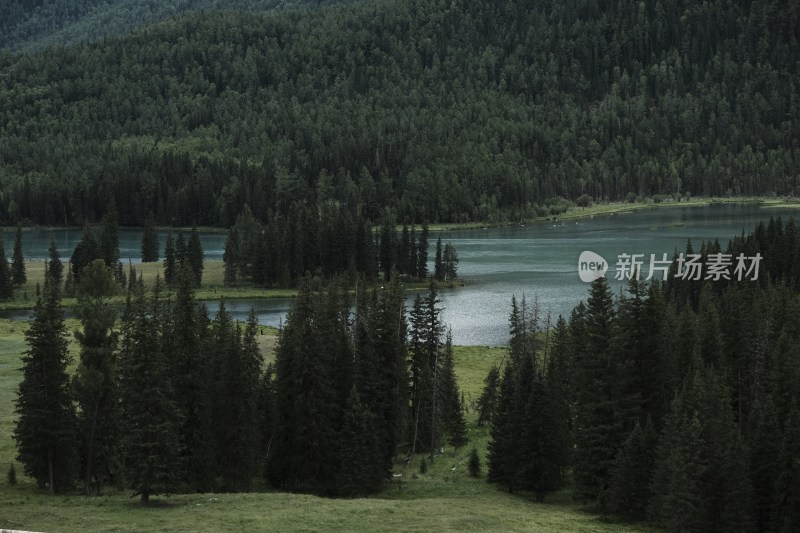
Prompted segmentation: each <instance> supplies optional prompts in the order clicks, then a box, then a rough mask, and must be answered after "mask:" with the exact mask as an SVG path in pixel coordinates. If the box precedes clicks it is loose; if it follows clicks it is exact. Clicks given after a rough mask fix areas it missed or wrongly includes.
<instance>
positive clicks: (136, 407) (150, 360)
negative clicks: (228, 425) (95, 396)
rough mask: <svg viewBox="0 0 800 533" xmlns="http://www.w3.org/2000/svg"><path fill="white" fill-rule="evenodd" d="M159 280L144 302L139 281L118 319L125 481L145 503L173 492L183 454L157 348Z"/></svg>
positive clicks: (164, 365)
mask: <svg viewBox="0 0 800 533" xmlns="http://www.w3.org/2000/svg"><path fill="white" fill-rule="evenodd" d="M160 291H161V281H160V279H159V278H156V285H155V287H154V288H153V299H152V301H151V302H150V303H149V305H148V302H147V300H146V298H145V291H144V283H143V282H142V281H141V278H140V280H139V282H138V284H137V286H136V289H135V291H134V294H132V295H130V296H129V298H128V304H127V307H126V310H125V314H124V315H123V319H122V328H121V331H122V332H123V337H122V340H121V350H120V356H119V357H120V409H121V418H120V421H121V424H122V426H123V427H124V428H125V433H124V437H123V450H124V461H125V471H126V475H125V479H126V481H127V482H128V484H129V486H130V487H131V488H133V490H134V491H135V492H134V494H138V495H140V502H141V503H142V504H147V503H148V502H149V499H150V496H151V495H152V494H159V493H164V492H171V491H174V490H176V488H177V487H178V485H179V482H180V476H181V472H182V467H181V464H180V463H181V455H182V453H183V450H182V443H181V439H180V431H179V428H180V426H181V413H180V410H179V408H178V406H177V404H176V402H175V397H174V391H173V389H172V384H171V383H170V379H169V373H168V367H167V360H166V354H165V353H164V351H163V350H162V342H161V341H162V339H161V335H160V334H159V333H160V329H161V328H160V324H159V320H160V317H161V312H162V311H161V306H162V305H163V304H162V302H161V301H160Z"/></svg>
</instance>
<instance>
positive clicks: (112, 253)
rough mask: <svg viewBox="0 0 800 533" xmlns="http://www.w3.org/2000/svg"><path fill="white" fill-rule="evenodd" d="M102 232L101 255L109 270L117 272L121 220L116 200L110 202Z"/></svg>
mask: <svg viewBox="0 0 800 533" xmlns="http://www.w3.org/2000/svg"><path fill="white" fill-rule="evenodd" d="M101 225H102V229H101V230H100V244H99V253H100V259H102V260H103V261H104V262H105V264H106V266H107V267H108V268H111V269H114V270H116V268H117V264H118V263H119V218H118V216H117V206H116V203H115V202H114V200H111V201H109V203H108V208H107V209H106V213H105V215H103V221H102V224H101Z"/></svg>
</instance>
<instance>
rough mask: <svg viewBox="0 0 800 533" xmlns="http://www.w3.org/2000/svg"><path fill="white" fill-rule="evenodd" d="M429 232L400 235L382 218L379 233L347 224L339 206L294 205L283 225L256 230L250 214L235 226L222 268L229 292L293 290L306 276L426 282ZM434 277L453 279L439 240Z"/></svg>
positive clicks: (450, 260) (360, 222) (453, 257)
mask: <svg viewBox="0 0 800 533" xmlns="http://www.w3.org/2000/svg"><path fill="white" fill-rule="evenodd" d="M428 239H429V232H428V225H427V224H423V225H422V228H421V230H420V232H419V236H417V230H416V228H415V227H414V226H412V227H411V229H409V227H408V225H405V224H404V225H403V227H402V230H401V231H400V232H398V231H397V229H396V226H395V223H394V221H393V220H392V219H391V218H390V217H388V216H387V217H386V218H385V220H384V222H383V223H382V224H381V226H380V228H379V230H378V231H374V230H373V227H372V226H371V225H370V224H369V223H368V222H367V221H366V220H364V218H363V217H356V218H353V217H351V216H350V215H349V214H348V213H347V211H346V210H344V209H341V207H339V206H335V205H328V206H326V209H324V210H322V211H320V212H317V211H315V210H313V209H310V208H308V207H307V206H306V205H305V204H300V203H295V204H293V205H292V207H291V208H290V210H289V214H288V216H287V217H283V216H276V217H275V218H274V219H272V220H270V221H268V222H267V223H266V224H262V223H261V222H259V221H258V220H257V219H256V218H255V216H254V215H253V213H252V211H251V210H250V208H249V207H248V206H245V208H244V210H243V211H242V213H240V214H239V216H238V217H237V219H236V223H235V224H234V225H233V226H232V227H231V228H230V230H229V231H228V237H227V238H226V240H225V251H224V254H223V261H224V263H225V273H224V283H225V285H226V286H232V285H237V284H241V283H251V284H253V285H255V286H257V287H290V286H297V285H298V283H299V281H300V280H301V279H302V278H303V277H304V276H305V275H306V274H307V273H308V274H311V275H312V276H314V277H315V278H320V279H324V280H329V279H331V278H332V277H334V276H337V275H345V276H346V277H347V279H349V280H350V281H351V282H354V281H355V280H357V279H358V278H359V276H362V277H363V278H364V279H365V280H366V281H368V282H374V281H376V280H378V279H379V278H382V279H383V280H384V281H388V280H389V279H390V278H391V277H392V276H393V275H399V276H401V277H402V278H403V279H404V280H411V281H413V280H417V281H424V280H425V279H427V278H428V275H429V272H428V257H429V253H428V249H429V244H428ZM430 275H431V277H432V278H433V279H435V280H437V281H448V280H453V279H455V278H457V277H458V252H457V251H456V249H455V247H454V246H453V245H452V243H449V242H448V243H445V244H444V245H443V244H442V239H441V237H439V238H438V239H437V241H436V248H435V253H434V270H433V272H431V273H430Z"/></svg>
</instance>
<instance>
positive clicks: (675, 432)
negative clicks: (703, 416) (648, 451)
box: [648, 397, 705, 531]
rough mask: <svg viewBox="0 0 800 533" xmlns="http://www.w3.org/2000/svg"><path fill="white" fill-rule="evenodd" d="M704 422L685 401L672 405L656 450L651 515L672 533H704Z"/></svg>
mask: <svg viewBox="0 0 800 533" xmlns="http://www.w3.org/2000/svg"><path fill="white" fill-rule="evenodd" d="M700 433H701V428H700V421H699V420H698V418H697V415H696V413H695V414H691V415H690V414H689V413H688V412H687V411H686V409H685V408H684V402H683V399H682V398H681V397H676V399H675V400H674V401H673V402H672V407H671V409H670V413H669V415H668V416H667V418H666V419H665V422H664V428H663V430H662V432H661V437H660V438H659V441H658V446H657V447H656V450H655V473H654V475H653V482H652V484H651V492H652V494H653V498H652V499H651V501H650V504H649V506H648V513H649V514H650V516H652V517H653V518H654V519H655V520H656V521H658V522H660V523H661V524H663V525H664V526H666V528H667V530H669V531H701V529H700V528H701V523H702V512H703V511H702V508H703V502H702V498H703V494H702V493H701V487H700V482H701V478H702V477H703V476H704V475H705V465H704V463H703V459H702V456H701V446H702V436H701V434H700Z"/></svg>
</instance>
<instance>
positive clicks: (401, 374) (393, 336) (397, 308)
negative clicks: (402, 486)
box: [353, 280, 408, 474]
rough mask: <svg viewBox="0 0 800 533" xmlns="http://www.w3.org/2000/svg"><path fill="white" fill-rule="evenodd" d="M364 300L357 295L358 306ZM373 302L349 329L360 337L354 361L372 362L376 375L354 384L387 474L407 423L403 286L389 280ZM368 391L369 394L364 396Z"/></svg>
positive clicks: (405, 326) (405, 328) (405, 322)
mask: <svg viewBox="0 0 800 533" xmlns="http://www.w3.org/2000/svg"><path fill="white" fill-rule="evenodd" d="M364 300H366V297H362V298H360V299H359V301H358V305H359V306H362V305H363V302H364ZM373 301H374V303H373V304H372V305H367V306H364V307H366V308H367V309H366V310H367V312H368V313H369V316H368V318H367V319H366V320H363V319H362V320H358V319H357V320H356V322H355V324H354V325H353V329H354V335H359V334H360V335H361V337H362V339H363V340H362V342H360V343H359V342H356V347H357V349H356V361H357V364H358V362H360V361H363V360H365V359H370V360H371V361H374V364H372V365H370V367H371V368H372V370H371V371H372V372H374V374H375V376H376V377H375V379H374V382H375V383H374V384H373V386H372V387H369V384H367V383H365V381H364V380H363V379H362V380H361V381H360V382H359V383H358V387H359V390H360V391H364V392H363V394H362V396H361V398H362V403H364V405H365V406H366V407H367V408H368V409H370V410H371V412H372V413H373V414H374V415H375V417H374V424H375V431H376V433H377V434H378V436H379V441H380V443H381V446H382V456H383V467H384V471H385V473H386V474H388V473H389V472H390V471H391V468H392V458H393V457H394V456H395V455H396V453H397V446H398V444H399V443H400V441H401V439H402V438H403V437H404V434H405V430H406V424H407V422H408V417H407V414H408V413H407V411H408V369H407V362H406V331H407V329H408V324H407V321H406V316H405V294H404V293H403V287H402V286H401V285H400V282H399V281H398V280H391V281H390V282H389V284H388V285H387V286H386V287H385V288H384V289H383V290H382V291H381V292H380V294H378V295H376V296H374V297H373ZM370 308H371V309H372V311H371V312H369V309H370ZM362 318H364V317H362ZM359 328H360V329H359ZM359 345H360V346H361V349H360V350H359V349H358V346H359ZM364 375H367V376H368V375H370V373H364ZM368 392H369V393H370V395H371V396H368V394H367V393H368Z"/></svg>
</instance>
